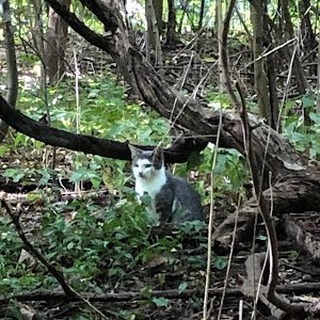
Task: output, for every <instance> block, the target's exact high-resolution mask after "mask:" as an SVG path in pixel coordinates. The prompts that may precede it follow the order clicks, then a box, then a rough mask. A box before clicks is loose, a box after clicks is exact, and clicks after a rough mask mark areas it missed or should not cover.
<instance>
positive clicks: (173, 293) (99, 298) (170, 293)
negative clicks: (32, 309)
mask: <svg viewBox="0 0 320 320" xmlns="http://www.w3.org/2000/svg"><path fill="white" fill-rule="evenodd" d="M276 291H277V293H282V294H308V293H313V292H320V282H314V283H309V282H307V283H295V284H287V285H279V286H277V289H276ZM222 293H223V289H222V288H221V289H209V296H210V297H213V296H219V297H220V296H221V295H222ZM227 294H228V295H229V296H233V297H242V296H243V293H242V292H241V290H240V289H230V288H229V289H227ZM194 296H197V297H202V296H203V291H202V290H200V289H187V290H184V291H182V292H180V290H175V289H172V290H156V291H151V292H150V296H149V295H148V297H163V298H167V299H186V298H191V297H194ZM81 297H83V298H84V299H86V300H87V301H90V302H117V301H118V302H122V301H123V302H125V301H132V300H134V301H137V300H146V299H147V298H146V295H145V294H143V293H142V292H139V291H131V292H119V293H104V294H96V293H81ZM11 299H14V300H17V301H20V302H23V301H25V302H26V301H53V300H63V301H68V302H72V301H77V299H76V298H73V297H70V296H67V295H66V294H65V293H64V292H62V291H59V292H52V291H34V292H31V293H29V294H19V295H12V296H10V297H6V298H2V299H0V304H6V303H8V302H9V301H10V300H11Z"/></svg>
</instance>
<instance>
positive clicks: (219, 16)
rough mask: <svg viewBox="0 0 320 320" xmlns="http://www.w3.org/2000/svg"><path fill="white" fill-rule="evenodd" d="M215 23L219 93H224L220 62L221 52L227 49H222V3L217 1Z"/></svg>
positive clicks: (223, 77) (223, 78)
mask: <svg viewBox="0 0 320 320" xmlns="http://www.w3.org/2000/svg"><path fill="white" fill-rule="evenodd" d="M216 19H217V20H216V22H217V29H216V30H217V32H218V39H219V41H218V50H219V92H220V93H223V92H225V89H226V88H225V83H226V78H225V74H224V72H223V71H222V69H223V62H222V55H223V50H227V49H228V48H223V47H222V30H223V13H222V1H217V5H216Z"/></svg>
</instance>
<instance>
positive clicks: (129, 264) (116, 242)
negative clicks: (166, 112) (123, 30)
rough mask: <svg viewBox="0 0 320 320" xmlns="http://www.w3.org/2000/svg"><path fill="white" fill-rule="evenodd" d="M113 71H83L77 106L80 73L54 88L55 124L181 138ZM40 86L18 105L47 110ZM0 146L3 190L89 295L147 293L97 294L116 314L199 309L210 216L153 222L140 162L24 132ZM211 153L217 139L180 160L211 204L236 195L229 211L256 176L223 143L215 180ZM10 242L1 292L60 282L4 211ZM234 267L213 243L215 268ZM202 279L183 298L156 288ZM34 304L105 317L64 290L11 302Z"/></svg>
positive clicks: (0, 243) (51, 258) (12, 310)
mask: <svg viewBox="0 0 320 320" xmlns="http://www.w3.org/2000/svg"><path fill="white" fill-rule="evenodd" d="M107 77H108V81H106V80H105V79H106V75H103V76H99V77H96V78H95V79H94V80H93V79H92V77H88V78H86V77H84V78H83V79H82V80H81V84H82V86H81V89H80V92H79V94H80V102H81V108H78V114H77V110H76V107H75V94H74V90H73V82H72V81H71V80H66V81H65V82H63V83H61V84H60V86H59V87H57V88H50V89H49V92H48V102H49V109H50V113H51V121H52V126H53V127H56V128H61V129H64V130H69V131H72V132H75V126H76V118H77V116H79V117H80V127H79V132H81V133H85V134H92V135H95V136H98V137H101V138H107V139H113V140H118V141H126V140H129V141H131V142H136V143H138V144H141V145H143V144H157V143H158V142H159V141H161V142H162V143H163V145H164V146H167V145H169V144H170V142H171V141H172V137H171V136H170V133H169V132H170V131H169V126H168V124H167V122H166V121H165V120H164V119H161V118H159V116H158V115H157V114H155V113H154V112H153V111H151V110H149V109H148V108H146V107H144V106H140V105H139V104H138V103H135V102H127V101H126V93H125V89H126V88H124V87H121V86H120V85H118V84H117V83H116V80H115V79H114V78H113V76H112V75H111V74H108V75H107ZM38 94H39V91H38V89H37V87H36V86H35V87H34V88H29V89H28V90H25V87H24V86H23V84H21V96H20V98H19V101H18V107H19V109H21V110H23V112H24V113H25V114H27V115H29V116H31V117H32V118H33V119H35V120H39V121H43V120H44V119H45V118H46V117H44V115H45V113H46V111H45V110H46V107H45V105H44V103H43V100H42V99H40V98H37V95H38ZM80 109H81V110H80ZM79 110H80V111H79ZM54 153H55V157H53V154H54ZM0 154H1V157H2V164H1V178H0V189H1V190H2V191H1V193H2V195H1V197H2V199H5V200H6V201H7V203H8V204H9V205H10V207H11V208H12V212H13V213H14V214H17V215H19V216H20V219H19V221H20V224H21V226H22V228H23V230H24V232H25V234H26V235H27V237H28V239H29V240H30V242H31V243H32V245H33V246H34V248H35V249H36V250H38V251H39V252H40V253H41V254H42V255H43V256H44V258H45V259H46V260H47V261H48V262H49V263H51V264H52V265H53V266H54V267H56V268H57V270H60V271H62V273H63V275H64V277H65V278H66V281H67V282H68V284H69V285H70V286H71V287H72V288H73V289H74V290H76V291H77V292H79V293H82V294H84V293H92V294H96V295H103V294H105V293H110V292H111V293H123V292H127V293H130V292H135V293H139V294H140V295H141V297H140V298H139V299H138V300H139V302H137V301H135V300H134V299H133V300H131V301H130V302H129V301H121V299H120V301H118V302H117V303H113V302H112V301H110V302H106V303H101V304H97V307H98V308H99V309H100V310H102V312H104V313H105V314H106V315H107V316H109V317H110V318H111V319H144V318H145V316H146V315H149V316H150V317H151V318H154V319H161V318H164V319H170V318H172V319H177V318H178V315H179V316H181V317H182V316H185V317H188V315H190V314H198V313H200V312H201V310H202V300H203V298H202V292H203V288H204V281H205V269H206V263H207V261H206V259H207V258H206V253H207V236H206V225H205V223H196V222H195V223H186V224H184V225H182V226H180V228H178V229H174V230H171V228H170V227H164V228H152V227H150V226H149V224H148V218H147V215H146V211H145V208H144V207H143V206H140V205H138V204H137V202H136V201H135V194H134V187H133V181H132V177H131V169H130V164H129V163H127V162H124V161H118V160H111V159H105V158H102V157H99V156H90V155H83V154H79V153H76V152H71V151H68V150H65V149H61V148H58V149H56V150H53V148H52V147H50V146H45V145H43V144H42V143H40V142H38V141H35V140H33V139H31V138H28V137H26V136H24V135H22V134H20V133H17V132H14V131H10V132H9V135H8V136H7V138H6V143H5V144H3V145H1V147H0ZM212 154H213V150H212V148H207V149H206V150H204V152H202V153H201V154H200V155H194V156H193V157H192V158H191V159H190V161H189V162H188V163H186V164H182V165H175V166H173V167H172V168H171V170H173V171H174V172H175V174H177V175H180V176H184V177H187V178H190V181H192V183H194V184H195V187H196V188H197V189H198V190H199V192H200V193H201V195H202V198H203V203H204V205H207V204H208V203H209V199H210V192H213V195H214V197H215V198H216V197H217V196H219V195H220V194H221V193H224V194H227V195H228V196H226V197H224V200H223V201H224V202H225V203H223V204H220V205H219V211H220V213H221V212H222V209H225V210H226V211H228V210H230V208H233V205H234V203H235V200H236V199H237V195H238V194H239V193H243V192H244V190H243V187H242V185H243V181H245V179H246V178H247V175H246V171H245V169H244V166H243V162H244V161H243V159H242V157H241V156H240V155H239V154H238V153H237V152H234V151H232V150H231V151H229V150H223V149H221V150H220V151H219V156H218V160H217V165H216V168H215V185H214V189H213V190H211V189H210V179H209V178H210V172H211V167H212V159H213V157H212ZM53 161H54V169H53V168H52V167H53ZM195 168H197V169H195ZM190 172H191V175H189V173H190ZM217 211H218V210H217ZM0 253H1V255H0V278H1V282H0V294H1V297H2V298H4V297H5V298H8V297H14V296H17V295H21V294H26V295H28V294H29V295H33V294H34V293H35V292H40V293H44V292H50V293H55V292H61V287H60V286H59V284H58V282H57V281H56V279H55V277H53V276H52V274H50V273H48V271H47V269H46V268H45V267H44V266H43V265H42V264H41V263H40V262H39V261H38V260H36V259H34V257H32V256H30V254H28V253H27V252H26V251H25V250H24V246H23V243H22V242H21V240H20V238H19V236H18V234H17V232H16V230H15V228H14V226H13V224H12V223H11V219H10V217H9V216H8V215H7V214H6V213H5V210H2V215H1V216H0ZM225 266H226V258H225V257H224V256H219V255H217V254H213V256H212V270H213V272H214V273H215V276H216V275H217V274H219V272H224V271H223V269H224V268H225ZM221 275H222V277H223V273H222V274H221ZM193 289H195V290H197V291H198V294H189V295H188V296H187V298H185V299H183V300H181V299H174V298H169V297H164V296H161V295H159V296H154V295H152V294H151V293H152V292H153V291H157V290H159V291H163V290H177V292H187V291H188V290H193ZM0 302H1V298H0ZM0 305H1V303H0ZM26 307H27V308H31V309H32V311H31V313H32V312H33V313H34V314H35V315H37V316H38V317H40V318H41V319H53V318H68V319H99V315H97V313H96V312H94V311H93V310H92V309H91V308H90V307H88V306H86V305H84V304H83V303H81V304H79V303H76V302H73V303H70V302H68V301H61V300H58V301H56V300H54V301H51V302H50V301H48V302H47V303H46V304H44V303H29V304H27V305H22V304H21V303H18V302H17V300H15V299H11V300H10V303H9V305H7V304H4V307H3V308H2V309H0V310H1V312H0V313H1V316H5V317H8V318H10V317H12V318H15V319H16V318H17V319H20V318H21V319H22V317H23V316H22V314H23V313H24V309H25V308H26Z"/></svg>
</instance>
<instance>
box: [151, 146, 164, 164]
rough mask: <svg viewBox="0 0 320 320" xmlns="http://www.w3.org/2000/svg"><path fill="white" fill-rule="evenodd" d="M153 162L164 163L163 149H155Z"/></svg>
mask: <svg viewBox="0 0 320 320" xmlns="http://www.w3.org/2000/svg"><path fill="white" fill-rule="evenodd" d="M152 159H153V162H158V163H163V161H164V156H163V149H162V148H161V147H155V148H154V149H153V151H152Z"/></svg>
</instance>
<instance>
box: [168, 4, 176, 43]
mask: <svg viewBox="0 0 320 320" xmlns="http://www.w3.org/2000/svg"><path fill="white" fill-rule="evenodd" d="M166 43H167V45H168V46H169V47H171V48H173V47H174V46H175V44H176V8H175V4H174V0H168V26H167V42H166Z"/></svg>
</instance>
